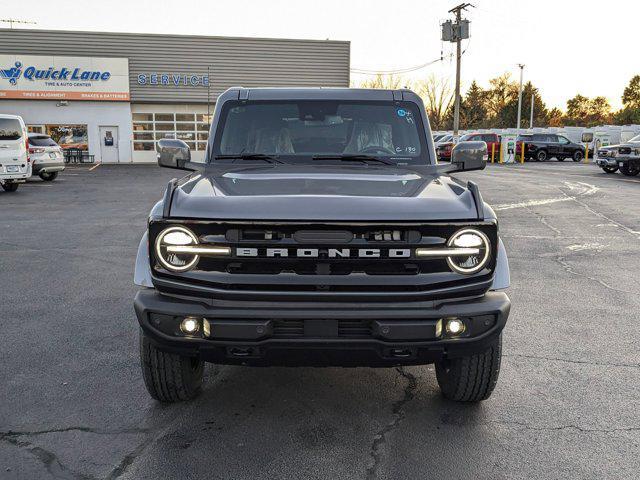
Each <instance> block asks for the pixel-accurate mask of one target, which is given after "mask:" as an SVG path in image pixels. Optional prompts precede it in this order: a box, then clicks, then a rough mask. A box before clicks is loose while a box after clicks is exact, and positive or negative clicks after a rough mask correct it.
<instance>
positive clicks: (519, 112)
mask: <svg viewBox="0 0 640 480" xmlns="http://www.w3.org/2000/svg"><path fill="white" fill-rule="evenodd" d="M518 66H519V67H520V90H518V125H517V126H516V133H520V115H521V113H522V74H523V72H524V64H523V63H519V64H518Z"/></svg>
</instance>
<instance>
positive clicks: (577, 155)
mask: <svg viewBox="0 0 640 480" xmlns="http://www.w3.org/2000/svg"><path fill="white" fill-rule="evenodd" d="M571 158H573V161H574V162H581V161H582V159H583V158H584V152H581V151H580V150H576V151H575V152H573V155H572V156H571Z"/></svg>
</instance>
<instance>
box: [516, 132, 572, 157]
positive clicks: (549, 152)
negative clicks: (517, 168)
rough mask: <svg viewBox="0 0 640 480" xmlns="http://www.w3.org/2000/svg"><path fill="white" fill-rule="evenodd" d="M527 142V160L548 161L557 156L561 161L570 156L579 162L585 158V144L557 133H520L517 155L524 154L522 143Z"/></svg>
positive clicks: (525, 153)
mask: <svg viewBox="0 0 640 480" xmlns="http://www.w3.org/2000/svg"><path fill="white" fill-rule="evenodd" d="M523 142H524V144H525V152H524V156H525V159H527V160H536V161H538V162H546V161H547V160H548V159H549V158H553V157H555V158H556V159H557V160H558V161H559V162H563V161H564V160H565V159H567V158H570V159H572V160H573V161H574V162H579V161H581V160H582V159H583V158H584V145H580V144H579V143H575V142H572V141H571V140H569V139H568V138H567V137H565V136H562V135H556V134H555V133H534V134H527V135H520V136H519V137H518V141H517V144H516V155H517V156H519V155H522V143H523Z"/></svg>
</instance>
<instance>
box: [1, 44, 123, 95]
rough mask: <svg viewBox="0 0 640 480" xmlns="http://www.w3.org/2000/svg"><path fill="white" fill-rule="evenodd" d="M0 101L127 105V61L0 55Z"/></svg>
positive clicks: (119, 59) (118, 59) (121, 59)
mask: <svg viewBox="0 0 640 480" xmlns="http://www.w3.org/2000/svg"><path fill="white" fill-rule="evenodd" d="M0 98H12V99H15V98H17V99H29V100H93V101H111V102H127V101H129V98H130V97H129V60H128V59H126V58H98V57H60V56H39V55H0Z"/></svg>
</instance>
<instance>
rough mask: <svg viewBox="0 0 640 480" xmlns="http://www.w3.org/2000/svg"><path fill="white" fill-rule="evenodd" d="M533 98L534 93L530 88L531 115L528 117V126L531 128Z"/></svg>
mask: <svg viewBox="0 0 640 480" xmlns="http://www.w3.org/2000/svg"><path fill="white" fill-rule="evenodd" d="M534 98H535V94H534V93H533V90H531V116H530V117H529V128H530V129H531V128H533V100H534Z"/></svg>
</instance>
